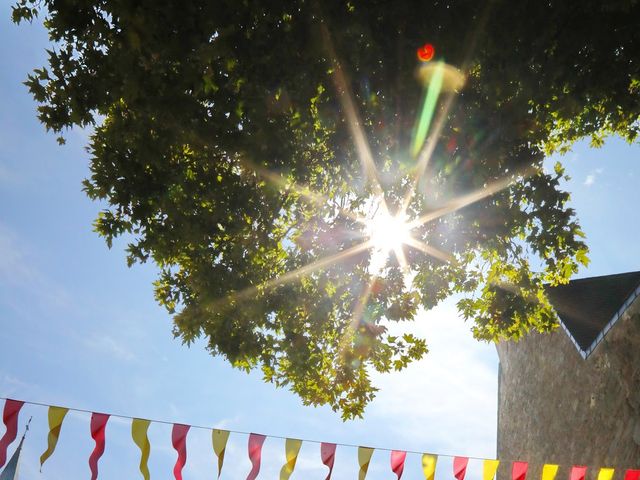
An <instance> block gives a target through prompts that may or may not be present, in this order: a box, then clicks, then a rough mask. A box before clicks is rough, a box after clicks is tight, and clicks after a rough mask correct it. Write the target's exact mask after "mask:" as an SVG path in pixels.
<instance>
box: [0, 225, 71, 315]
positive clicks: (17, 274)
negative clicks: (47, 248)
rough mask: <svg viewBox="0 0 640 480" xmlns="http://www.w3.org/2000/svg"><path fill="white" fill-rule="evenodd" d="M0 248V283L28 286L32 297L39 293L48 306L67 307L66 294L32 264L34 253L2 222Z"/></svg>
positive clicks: (67, 299)
mask: <svg viewBox="0 0 640 480" xmlns="http://www.w3.org/2000/svg"><path fill="white" fill-rule="evenodd" d="M0 252H2V254H1V255H0V285H6V286H10V287H27V288H28V289H29V292H30V293H31V294H32V295H33V297H39V298H40V299H42V300H44V301H45V302H46V303H47V305H50V306H55V307H68V306H69V305H70V304H71V299H70V296H69V294H68V293H67V292H66V291H65V290H64V289H62V288H61V287H60V286H59V285H56V284H55V283H54V282H52V281H50V280H49V279H48V278H47V277H46V276H45V275H44V274H43V273H42V272H41V271H40V270H39V269H38V268H37V267H36V266H35V262H34V258H33V257H34V256H33V254H31V252H29V251H28V248H27V246H26V243H25V242H24V241H23V240H22V239H20V238H19V237H18V235H17V234H15V233H14V232H13V231H11V230H10V229H9V228H7V227H6V226H4V225H3V224H2V223H0Z"/></svg>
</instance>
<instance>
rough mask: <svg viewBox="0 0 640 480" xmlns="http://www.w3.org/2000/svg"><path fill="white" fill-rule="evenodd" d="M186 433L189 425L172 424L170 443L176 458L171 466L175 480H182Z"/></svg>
mask: <svg viewBox="0 0 640 480" xmlns="http://www.w3.org/2000/svg"><path fill="white" fill-rule="evenodd" d="M187 433H189V425H183V424H181V423H174V424H173V430H172V432H171V443H172V444H173V448H174V449H175V451H176V452H178V458H177V460H176V464H175V465H174V466H173V476H174V478H175V479H176V480H182V468H183V467H184V466H185V464H186V463H187Z"/></svg>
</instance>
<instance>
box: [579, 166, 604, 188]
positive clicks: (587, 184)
mask: <svg viewBox="0 0 640 480" xmlns="http://www.w3.org/2000/svg"><path fill="white" fill-rule="evenodd" d="M602 172H603V169H602V168H596V169H595V170H593V171H592V172H591V173H590V174H589V175H587V178H586V179H585V180H584V183H583V185H584V186H585V187H590V186H592V185H593V184H594V183H596V178H597V177H598V176H599V175H601V174H602Z"/></svg>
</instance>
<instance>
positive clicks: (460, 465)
mask: <svg viewBox="0 0 640 480" xmlns="http://www.w3.org/2000/svg"><path fill="white" fill-rule="evenodd" d="M468 463H469V459H468V458H467V457H454V459H453V476H454V477H456V478H457V479H458V480H464V476H465V474H466V473H467V464H468Z"/></svg>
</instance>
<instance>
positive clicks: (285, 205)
mask: <svg viewBox="0 0 640 480" xmlns="http://www.w3.org/2000/svg"><path fill="white" fill-rule="evenodd" d="M37 15H40V16H42V17H43V18H44V25H45V27H46V28H47V30H48V32H49V35H50V40H51V43H52V46H51V49H50V50H49V51H48V55H49V56H48V64H47V65H45V66H43V67H42V68H38V69H36V70H34V71H33V73H31V74H30V75H29V77H28V79H27V81H26V84H27V86H28V88H29V90H30V92H31V93H32V95H33V97H34V99H35V100H36V101H37V102H38V103H39V107H38V112H39V118H40V120H41V121H42V123H43V124H44V125H45V126H46V128H47V129H50V130H53V131H55V132H60V133H61V134H63V133H64V131H65V130H66V129H68V128H71V127H74V126H81V127H86V126H90V127H92V128H93V130H92V132H93V133H92V135H91V138H90V143H89V145H88V149H89V154H90V168H91V176H90V178H88V179H87V180H86V181H85V183H84V188H85V191H86V193H87V195H88V196H89V197H90V198H92V199H96V200H98V199H99V200H104V201H106V202H107V204H108V208H107V209H105V210H104V211H103V212H101V213H100V215H99V217H98V218H97V220H96V222H95V228H96V231H97V232H98V233H99V234H100V235H102V236H103V237H104V238H105V239H106V242H107V244H108V245H109V246H111V243H112V241H113V240H114V239H115V238H116V237H120V236H124V237H125V238H126V239H128V241H129V245H128V249H127V253H128V256H127V260H128V262H129V264H134V263H136V262H146V261H148V260H150V259H151V260H152V261H153V262H155V264H157V266H158V267H159V271H160V273H159V277H158V279H157V281H156V283H155V292H156V298H157V300H158V302H160V303H161V304H162V305H164V306H165V307H166V308H167V310H168V311H169V312H170V313H171V314H173V318H174V325H175V327H174V334H175V335H176V336H177V337H180V338H181V339H182V340H183V341H184V342H185V343H191V342H193V341H194V340H195V339H196V338H199V337H204V338H206V339H207V342H208V348H209V350H210V351H211V353H212V354H213V355H221V356H223V357H225V358H226V359H227V360H228V361H229V362H230V363H231V364H232V365H234V366H235V367H238V368H242V369H246V370H250V369H253V368H259V369H261V370H262V372H263V374H264V379H265V381H267V382H272V383H274V384H275V385H277V386H286V387H288V388H290V389H291V390H292V391H293V392H295V393H296V394H298V395H299V396H300V397H301V398H302V400H303V401H304V402H305V403H306V404H314V405H318V404H328V405H330V406H331V407H332V408H333V409H334V410H337V411H340V412H341V414H342V416H343V418H351V417H354V416H360V415H362V413H363V410H364V407H365V406H366V404H367V403H368V402H369V401H370V400H371V399H372V398H373V396H374V395H375V391H376V388H375V386H374V385H373V384H372V383H371V380H370V374H371V372H373V371H378V372H387V371H390V370H393V369H395V370H400V369H402V368H404V367H405V366H407V365H408V364H409V363H410V362H412V361H414V360H416V359H419V358H421V357H422V356H423V355H424V354H425V353H426V352H427V346H426V342H425V339H422V338H418V337H417V336H415V335H411V334H404V335H394V334H393V329H390V328H389V327H390V325H391V324H392V323H393V322H399V321H408V320H413V319H414V318H415V317H416V315H417V313H418V311H419V310H420V309H429V308H431V307H433V306H435V305H436V304H437V303H438V302H440V301H442V300H443V299H445V298H447V297H450V296H452V295H456V296H457V298H458V299H459V300H458V307H459V309H460V311H461V312H462V314H463V315H464V317H465V318H466V319H468V320H469V321H470V322H471V323H472V330H473V334H474V336H475V337H476V338H478V339H480V340H486V341H498V340H502V339H517V338H519V337H521V336H522V335H523V334H525V333H526V332H528V331H530V330H532V329H534V330H537V331H541V332H545V331H550V330H552V329H553V328H554V327H555V326H556V324H557V319H556V316H555V313H554V312H553V310H552V308H551V307H550V305H549V302H548V300H547V298H546V296H545V294H544V285H545V284H546V283H548V284H552V285H554V284H558V283H563V282H567V281H568V279H569V278H570V277H571V275H572V274H574V273H575V272H577V270H578V267H579V265H580V264H586V263H587V247H586V245H585V243H584V241H583V238H582V237H583V234H582V232H581V231H580V228H579V225H578V223H577V220H576V218H575V215H574V212H573V211H572V210H571V209H570V208H568V206H567V201H568V199H569V195H568V193H567V192H564V191H562V189H561V188H560V181H561V180H562V178H563V176H564V172H563V169H562V166H561V165H560V164H557V165H556V168H555V170H554V171H551V172H548V171H545V170H544V169H543V160H544V158H545V154H549V153H552V152H556V151H566V150H567V149H568V148H570V146H571V144H572V143H573V142H574V141H576V140H577V139H580V138H583V137H591V138H592V142H593V143H594V144H595V145H600V144H601V143H602V139H603V138H604V137H605V136H606V135H608V134H612V133H615V134H617V135H620V136H622V137H624V138H626V139H627V140H628V141H634V140H635V139H636V137H637V134H638V128H639V123H638V120H639V118H640V102H639V101H638V100H639V94H640V58H639V53H638V52H640V29H638V28H637V22H636V20H635V19H637V18H640V5H639V4H638V2H636V1H634V0H616V1H607V2H600V1H595V0H585V1H583V2H581V3H580V5H579V6H578V5H577V4H576V3H575V2H566V1H556V0H551V1H548V2H539V1H533V0H531V1H522V2H509V1H505V0H489V1H487V2H475V1H468V0H466V1H459V2H450V1H436V2H433V3H432V4H431V5H429V4H428V2H427V3H425V2H420V1H415V0H403V1H396V2H387V1H372V0H367V1H363V0H350V1H349V2H340V1H338V2H334V1H328V2H327V1H325V2H321V1H318V2H315V1H312V0H270V1H268V2H267V1H263V2H261V1H257V0H253V1H250V0H241V1H238V0H216V1H210V0H209V1H205V0H184V1H180V2H176V1H170V0H153V1H149V0H140V1H136V2H126V1H124V2H123V1H118V0H93V1H92V0H38V1H35V0H19V2H18V3H17V4H16V5H15V6H14V10H13V18H14V21H15V22H20V21H24V20H28V21H31V20H32V19H33V18H34V17H35V16H37ZM426 42H428V43H430V44H432V45H433V46H434V47H435V56H434V58H433V59H432V60H431V61H430V62H425V63H421V62H419V61H418V59H417V58H416V49H417V48H419V47H421V46H422V45H424V44H425V43H426ZM62 141H63V138H62V137H61V142H62ZM387 211H388V212H389V215H388V216H389V217H390V218H396V219H397V218H400V216H401V217H402V218H401V221H400V220H399V222H400V223H397V224H395V223H393V222H392V223H386V224H383V226H382V229H383V230H385V229H386V230H394V229H396V228H398V229H403V228H405V227H406V228H407V232H405V233H406V234H407V235H410V239H409V238H408V237H407V238H405V239H404V241H403V243H402V245H397V244H391V243H390V244H383V245H380V244H377V243H376V239H375V238H374V235H373V234H372V233H371V229H372V228H375V221H376V219H377V218H379V215H380V212H382V214H384V213H385V212H387ZM405 218H406V221H405V220H404V219H405ZM383 233H384V234H386V233H385V232H383ZM387 233H388V232H387ZM396 233H397V232H396ZM389 250H391V251H390V252H389ZM376 256H377V257H376ZM374 258H378V260H377V261H376V262H374V261H373V259H374ZM374 263H375V265H374Z"/></svg>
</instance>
